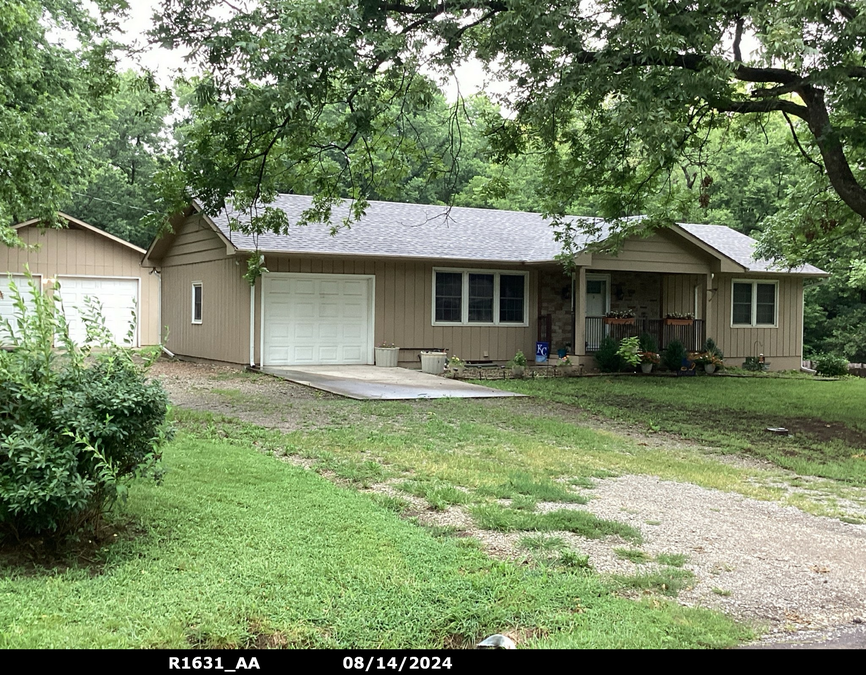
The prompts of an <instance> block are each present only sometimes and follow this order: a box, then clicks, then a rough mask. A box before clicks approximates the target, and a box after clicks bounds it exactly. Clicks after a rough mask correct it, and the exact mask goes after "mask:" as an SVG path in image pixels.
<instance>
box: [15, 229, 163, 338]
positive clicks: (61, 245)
mask: <svg viewBox="0 0 866 675" xmlns="http://www.w3.org/2000/svg"><path fill="white" fill-rule="evenodd" d="M60 217H61V218H62V219H63V220H65V221H66V223H67V227H65V228H62V229H53V228H52V229H40V227H39V221H37V220H30V221H27V222H24V223H21V224H20V225H16V226H15V229H16V230H17V231H18V236H19V237H20V238H21V239H22V240H23V241H24V242H25V243H27V244H28V245H29V246H32V247H33V248H7V247H0V273H2V279H0V292H2V293H3V299H0V317H2V318H9V319H11V318H12V317H13V315H14V307H13V306H12V302H11V296H10V294H9V293H8V292H7V291H8V285H9V275H10V274H11V275H12V281H14V283H15V284H16V286H18V288H19V289H21V291H22V292H24V291H25V290H26V288H27V282H26V279H25V277H24V276H23V272H24V270H25V268H29V269H30V272H31V274H32V275H33V277H34V280H35V281H36V282H37V283H38V284H39V285H40V286H41V288H42V290H43V292H58V289H59V295H60V298H61V300H62V306H63V311H64V313H65V315H66V319H67V321H68V323H69V327H70V336H71V337H72V339H73V340H75V341H78V342H80V341H82V340H83V339H84V337H85V334H86V329H85V324H84V322H83V320H82V313H84V312H86V310H87V298H88V297H89V298H93V299H96V300H98V301H99V302H100V303H101V305H102V310H103V315H104V317H105V324H106V327H107V328H108V330H109V331H110V332H111V334H112V336H113V338H114V340H115V342H117V343H118V344H124V343H126V342H127V336H128V334H129V331H130V325H131V324H132V346H133V347H140V346H145V345H154V344H159V337H160V335H159V334H160V331H159V277H158V275H157V274H155V273H153V272H152V270H149V269H144V268H142V266H141V259H142V256H143V255H144V253H145V251H144V250H143V249H141V248H139V247H138V246H135V245H133V244H130V243H129V242H127V241H124V240H123V239H120V238H118V237H115V236H113V235H111V234H108V233H107V232H104V231H102V230H100V229H99V228H97V227H93V226H92V225H88V224H87V223H85V222H83V221H80V220H78V219H77V218H73V217H72V216H69V215H66V214H63V213H61V214H60ZM24 296H25V301H26V300H27V298H28V293H24ZM31 302H32V300H31Z"/></svg>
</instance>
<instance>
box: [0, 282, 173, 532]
mask: <svg viewBox="0 0 866 675" xmlns="http://www.w3.org/2000/svg"><path fill="white" fill-rule="evenodd" d="M30 289H31V294H32V295H33V302H32V305H33V309H28V308H27V307H26V306H25V304H24V301H23V299H22V297H21V295H20V293H19V291H18V290H17V289H16V288H15V287H14V285H13V286H12V287H11V288H10V293H11V294H12V296H13V300H14V303H15V307H16V310H15V323H14V328H13V324H12V323H11V322H9V321H8V320H6V321H4V322H3V326H2V327H0V337H2V338H3V340H4V342H5V343H7V344H8V345H9V349H8V350H0V384H2V386H0V527H2V528H3V529H5V530H7V531H11V532H12V533H14V534H15V535H16V536H21V535H24V534H30V533H40V532H47V533H49V534H52V535H55V536H60V535H63V534H65V533H68V532H70V531H72V530H75V529H76V528H77V527H79V526H81V525H82V524H83V523H85V522H86V521H88V520H90V519H93V518H96V517H98V516H99V515H100V514H102V513H103V512H104V511H105V510H106V509H107V508H109V507H110V506H111V504H113V503H114V501H115V500H116V499H118V498H123V497H124V496H125V492H126V487H127V483H128V481H129V479H131V478H133V477H134V476H136V475H140V474H143V473H146V472H149V473H151V474H152V475H154V476H156V477H158V475H159V474H158V471H157V463H158V459H159V455H158V449H159V446H160V444H161V443H162V442H163V441H164V440H165V439H166V437H167V435H168V433H169V432H168V429H167V427H166V425H165V415H166V411H167V406H168V399H167V397H166V394H165V391H164V390H163V389H162V387H161V386H160V385H159V383H157V382H153V381H151V382H148V381H147V380H146V379H145V375H146V371H147V368H148V367H149V366H150V364H151V363H152V362H153V360H154V359H155V358H156V356H157V355H158V351H155V350H152V351H151V352H150V353H146V352H139V353H134V352H133V351H132V350H131V349H128V348H124V347H118V346H116V345H114V344H113V343H112V342H111V341H110V333H109V331H108V330H107V329H106V326H105V321H104V319H103V318H102V316H101V308H100V307H99V306H98V303H91V304H90V307H89V308H88V309H87V310H86V311H84V312H83V317H82V318H83V320H84V322H85V325H86V328H87V338H86V340H85V343H84V344H83V345H77V344H75V343H74V342H73V341H72V340H71V339H70V337H69V328H68V326H67V325H66V320H65V318H64V316H63V313H62V312H61V311H60V307H59V302H58V300H57V299H56V298H55V296H53V295H48V294H42V293H41V292H40V291H39V289H38V287H37V286H36V284H34V283H33V281H32V279H31V280H30ZM55 343H56V345H55ZM55 346H57V347H60V349H56V348H55ZM94 347H96V348H98V349H94Z"/></svg>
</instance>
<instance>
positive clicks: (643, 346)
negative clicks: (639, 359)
mask: <svg viewBox="0 0 866 675" xmlns="http://www.w3.org/2000/svg"><path fill="white" fill-rule="evenodd" d="M638 347H639V348H640V351H642V352H650V353H652V354H656V353H658V350H659V343H658V342H656V339H655V338H654V337H653V336H652V335H650V334H649V333H641V335H640V337H639V338H638Z"/></svg>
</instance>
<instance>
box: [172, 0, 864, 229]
mask: <svg viewBox="0 0 866 675" xmlns="http://www.w3.org/2000/svg"><path fill="white" fill-rule="evenodd" d="M864 8H866V5H864V2H862V1H861V0H851V1H850V2H837V1H835V0H791V1H789V2H785V3H779V2H776V1H774V0H706V1H702V2H700V3H687V2H676V1H671V0H640V1H639V2H636V1H635V0H594V1H593V2H580V1H579V0H574V1H572V2H547V3H545V2H537V1H536V0H455V1H453V2H450V1H449V2H440V1H437V0H432V1H427V0H415V1H407V2H403V1H399V0H398V1H396V2H372V1H370V0H295V1H293V2H285V1H281V0H259V1H257V2H255V3H247V4H235V3H233V4H232V5H228V4H227V3H222V2H219V0H196V2H189V0H165V1H164V3H163V6H162V16H163V20H162V23H161V25H160V26H159V28H158V35H159V36H160V38H161V39H162V40H163V41H164V42H165V43H167V44H170V45H184V46H186V47H190V48H192V49H193V50H194V54H195V56H196V58H197V59H198V61H199V64H200V65H201V66H202V67H203V68H204V69H205V71H206V72H207V73H208V75H207V76H206V77H205V78H203V79H202V80H201V81H200V82H199V83H198V85H197V101H198V104H199V113H200V114H199V118H198V122H197V124H198V127H197V130H196V132H195V133H193V134H191V135H190V136H189V138H188V140H190V141H191V142H190V143H189V144H188V145H187V146H185V147H184V158H183V166H184V168H185V171H186V174H187V176H188V177H189V178H190V180H189V187H190V188H191V190H193V191H194V192H195V193H196V194H197V195H198V196H200V197H202V198H203V199H204V201H205V202H206V203H207V204H208V205H211V206H216V205H218V204H219V203H221V202H222V201H223V200H224V199H225V198H226V197H227V196H228V195H229V194H234V195H235V197H234V198H235V199H236V201H237V202H238V203H239V204H240V205H241V206H249V205H252V204H254V203H257V202H260V201H267V197H268V196H270V194H271V193H272V192H273V190H274V189H275V186H276V183H275V180H276V178H275V177H277V176H281V177H283V178H286V177H291V176H303V179H304V181H303V182H304V185H305V186H306V189H311V188H315V190H314V191H315V192H316V194H317V195H319V196H320V200H319V201H318V202H317V206H318V207H319V208H317V209H314V213H312V214H311V215H312V216H319V217H326V216H327V215H328V206H329V205H330V203H332V200H334V199H336V198H338V197H340V196H345V195H340V194H339V192H340V190H339V188H338V186H339V185H341V184H343V183H345V182H346V178H347V176H348V183H349V184H350V185H351V186H352V189H351V190H349V191H348V196H351V197H355V198H357V199H359V206H358V208H359V209H361V210H362V209H363V201H364V198H365V197H366V196H367V195H369V194H370V189H369V187H370V186H371V185H372V184H374V183H375V177H374V174H375V173H376V171H377V167H376V165H375V162H370V161H364V160H363V159H360V157H359V155H356V154H353V153H355V152H356V151H357V150H359V151H360V155H361V156H366V157H372V156H377V155H379V156H381V154H382V153H386V154H387V153H391V154H392V155H394V156H396V155H398V154H399V152H400V151H401V150H402V145H401V143H402V140H401V136H400V134H399V133H396V131H395V130H396V128H398V127H399V124H400V120H402V119H403V118H404V115H405V114H406V113H407V112H408V111H410V110H412V109H413V108H418V107H422V108H423V107H425V106H427V105H429V103H430V98H431V92H430V88H429V87H428V86H427V85H426V84H425V81H424V79H423V78H420V77H419V76H418V71H419V69H421V68H425V69H427V71H429V72H440V73H447V72H448V71H449V70H450V69H451V68H453V67H454V66H455V65H457V64H459V63H463V62H466V61H467V60H469V59H477V60H478V62H480V63H481V64H483V65H484V66H485V67H487V68H489V69H490V70H491V71H492V72H494V73H495V74H496V75H497V76H498V77H500V78H502V79H504V80H506V81H508V82H509V83H510V84H509V88H508V94H507V95H506V96H505V97H504V98H503V100H502V101H501V103H502V104H503V105H504V106H506V107H507V108H508V109H509V110H510V111H511V112H512V114H510V115H506V116H490V117H489V119H488V120H487V124H488V130H487V138H488V141H489V143H490V146H491V148H492V149H493V151H494V152H495V154H496V156H497V157H498V158H499V159H502V160H505V159H507V158H509V157H513V156H515V155H520V154H521V153H525V152H527V151H530V150H531V151H533V152H536V153H540V157H541V161H540V166H541V168H542V170H543V178H544V182H545V188H544V193H545V194H544V200H545V209H544V210H545V211H546V212H548V213H550V214H554V215H555V214H560V213H563V212H564V211H565V210H566V208H567V205H568V204H572V203H573V202H574V201H575V196H576V195H581V196H582V198H587V197H588V196H591V197H592V199H593V202H594V203H595V204H597V206H598V209H599V212H600V215H607V216H621V215H630V214H635V213H641V212H645V211H646V210H647V205H648V203H649V202H648V198H651V197H653V196H654V195H657V194H658V193H659V192H660V191H661V190H664V189H665V188H670V186H671V180H672V179H673V178H674V177H675V176H678V174H679V172H680V171H681V168H682V165H683V164H684V163H685V164H688V165H691V166H694V167H696V168H697V170H698V173H699V174H700V173H701V172H702V165H703V163H704V161H705V156H706V141H707V137H708V134H709V132H710V131H712V130H713V129H717V128H722V127H725V126H726V125H729V124H730V123H731V120H732V118H734V117H736V116H738V115H753V116H755V115H757V116H765V117H766V116H768V115H773V116H779V117H780V119H783V120H784V121H785V123H786V125H788V127H789V130H790V131H791V132H792V133H793V134H795V135H796V137H797V147H798V151H799V152H800V153H801V158H802V161H808V162H810V163H812V164H813V166H814V167H815V170H816V172H820V176H819V177H818V178H816V180H815V187H816V190H821V189H823V186H824V185H826V187H829V188H830V189H831V191H832V192H833V195H834V199H835V200H836V201H837V204H836V207H838V206H840V205H841V206H844V209H845V212H846V213H848V214H856V215H857V216H858V218H857V221H860V220H862V218H863V217H864V216H866V188H864V184H866V183H864V176H863V173H864V170H863V165H864V160H866V157H864V150H866V132H864V126H863V120H864V116H866V96H864V95H863V93H864V89H863V87H864V83H866V66H864V60H863V55H864V40H866V16H864V11H863V10H864ZM217 10H220V11H217ZM747 46H749V47H750V48H749V49H747V48H746V47H747ZM752 46H753V47H754V48H752ZM395 110H396V111H397V112H396V114H395ZM705 178H706V176H701V175H699V176H698V183H699V184H700V183H701V182H702V181H704V179H705ZM835 220H836V221H837V223H836V224H838V222H839V219H838V218H837V219H835ZM257 222H258V223H259V226H261V227H277V228H279V227H282V226H284V225H285V224H284V223H281V222H279V220H272V219H271V220H269V219H268V218H265V217H263V218H262V219H261V220H260V221H257Z"/></svg>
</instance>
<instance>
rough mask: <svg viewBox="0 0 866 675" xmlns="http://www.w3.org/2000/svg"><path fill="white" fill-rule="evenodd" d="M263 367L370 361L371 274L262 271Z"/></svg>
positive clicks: (366, 362)
mask: <svg viewBox="0 0 866 675" xmlns="http://www.w3.org/2000/svg"><path fill="white" fill-rule="evenodd" d="M262 292H263V303H262V306H263V308H264V313H263V317H264V330H263V333H262V334H263V351H262V353H263V356H264V358H263V359H262V362H263V363H262V365H265V366H299V365H329V364H372V363H373V277H372V276H362V275H354V274H287V273H276V272H272V273H270V274H266V275H265V276H264V278H263V285H262Z"/></svg>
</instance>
